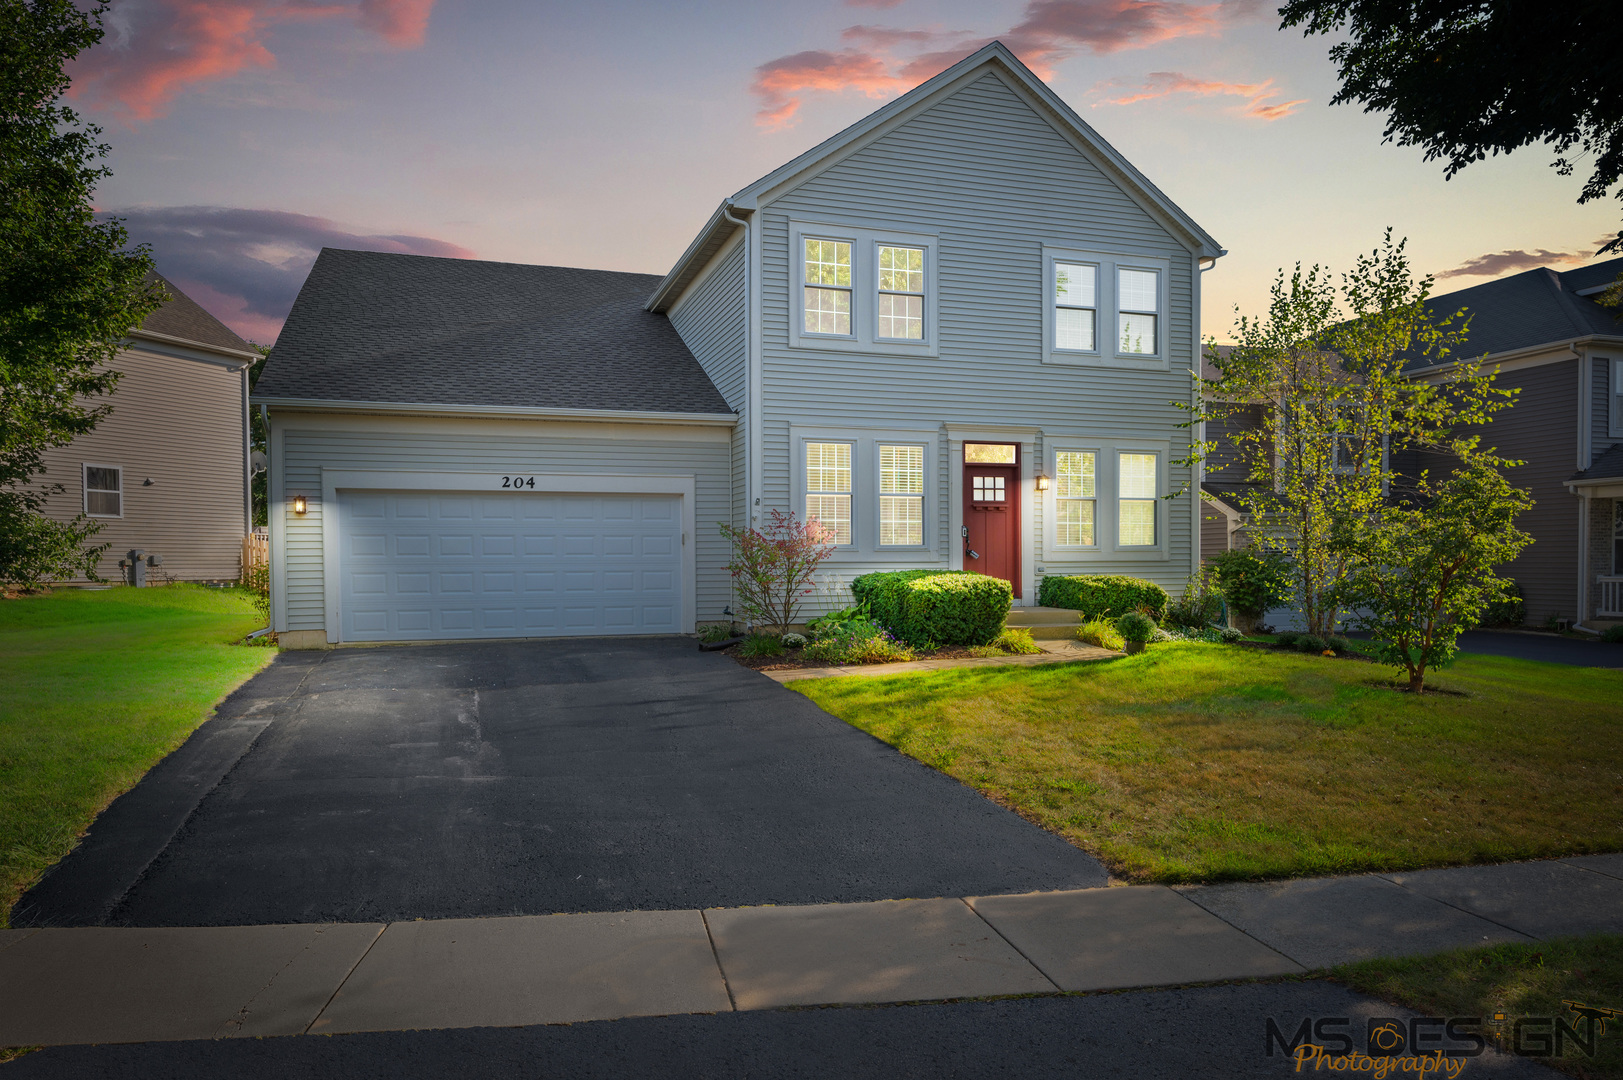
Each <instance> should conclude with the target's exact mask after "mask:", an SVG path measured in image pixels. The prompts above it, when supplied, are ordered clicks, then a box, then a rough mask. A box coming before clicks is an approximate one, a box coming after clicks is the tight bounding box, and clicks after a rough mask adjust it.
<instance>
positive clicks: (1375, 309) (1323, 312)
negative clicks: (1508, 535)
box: [1192, 230, 1513, 637]
mask: <svg viewBox="0 0 1623 1080" xmlns="http://www.w3.org/2000/svg"><path fill="white" fill-rule="evenodd" d="M1404 246H1405V242H1404V241H1401V240H1400V241H1396V242H1394V241H1393V239H1392V234H1391V231H1390V230H1388V231H1387V233H1386V236H1385V238H1384V239H1383V241H1382V243H1381V245H1380V246H1379V247H1378V248H1376V249H1374V250H1373V251H1371V252H1370V253H1368V254H1366V255H1362V256H1360V257H1359V258H1358V260H1357V263H1356V264H1355V265H1354V267H1353V269H1352V270H1351V271H1350V272H1349V273H1347V274H1345V275H1343V277H1342V279H1341V283H1340V285H1339V287H1338V286H1337V285H1336V284H1335V283H1334V282H1333V281H1332V280H1331V275H1330V274H1329V273H1327V272H1326V271H1324V270H1323V269H1321V268H1320V267H1318V266H1314V267H1312V268H1311V269H1308V270H1303V269H1302V268H1301V266H1300V265H1298V266H1297V267H1296V269H1295V271H1294V272H1293V273H1292V274H1291V275H1290V277H1288V278H1287V277H1286V276H1285V273H1284V271H1280V273H1279V277H1278V279H1277V280H1276V281H1275V283H1274V286H1273V290H1272V293H1271V301H1270V304H1269V310H1268V314H1267V315H1266V316H1264V317H1260V318H1255V317H1250V316H1245V315H1241V316H1240V317H1239V318H1238V320H1237V321H1236V323H1235V340H1236V344H1235V345H1234V346H1232V347H1231V348H1229V349H1228V350H1227V351H1226V352H1225V351H1219V350H1218V349H1217V348H1216V346H1215V343H1213V344H1212V345H1210V346H1209V347H1208V355H1209V356H1210V358H1211V361H1212V363H1213V365H1214V366H1215V367H1216V368H1217V371H1218V375H1217V377H1216V378H1212V379H1203V380H1201V387H1200V390H1201V392H1200V394H1199V395H1198V401H1199V404H1198V406H1197V418H1198V419H1206V420H1209V421H1217V420H1230V419H1232V420H1233V421H1235V422H1234V423H1230V424H1225V428H1226V429H1227V430H1228V431H1229V432H1230V438H1231V439H1232V441H1233V445H1232V451H1233V452H1234V453H1235V455H1236V456H1237V458H1238V460H1239V463H1240V467H1241V470H1242V471H1243V473H1244V477H1245V479H1246V480H1247V481H1248V483H1249V487H1248V488H1247V489H1246V490H1245V491H1244V492H1242V493H1240V494H1237V495H1236V496H1235V497H1236V499H1237V500H1238V501H1239V502H1240V503H1241V504H1242V508H1243V509H1244V510H1246V511H1247V512H1249V513H1250V514H1251V516H1252V525H1251V529H1250V536H1251V538H1252V542H1253V543H1255V544H1256V545H1257V546H1258V547H1260V548H1262V549H1263V550H1264V551H1274V552H1277V553H1280V554H1282V555H1284V556H1286V557H1287V558H1288V561H1289V568H1290V578H1291V592H1292V600H1293V602H1294V604H1295V606H1296V608H1297V610H1298V611H1300V612H1301V615H1302V619H1303V622H1304V623H1305V624H1306V627H1307V629H1308V631H1309V632H1310V633H1313V634H1317V635H1319V636H1321V637H1322V636H1325V635H1327V634H1329V633H1332V632H1334V630H1335V627H1336V623H1337V620H1338V618H1339V616H1340V613H1341V610H1342V606H1341V602H1340V599H1339V597H1340V590H1341V586H1342V585H1343V583H1344V582H1345V581H1346V580H1347V578H1348V576H1349V575H1350V574H1351V573H1352V572H1353V570H1354V569H1355V568H1356V566H1357V557H1358V556H1357V552H1355V551H1353V550H1350V549H1349V548H1348V547H1347V546H1346V545H1344V544H1341V543H1338V538H1339V537H1340V536H1341V535H1343V534H1344V532H1345V530H1346V529H1348V528H1349V527H1352V528H1357V527H1369V526H1370V525H1371V524H1372V523H1378V522H1379V521H1380V520H1381V517H1380V513H1381V511H1382V508H1383V507H1385V506H1386V505H1387V504H1388V502H1389V499H1390V497H1391V495H1392V493H1393V491H1394V489H1399V490H1401V489H1402V488H1403V486H1404V484H1405V479H1404V477H1402V476H1401V475H1400V474H1399V473H1398V471H1397V468H1396V463H1397V462H1398V461H1400V460H1401V459H1402V457H1403V456H1404V454H1405V452H1406V451H1410V450H1420V451H1433V452H1445V451H1446V450H1447V449H1448V448H1449V447H1451V446H1452V445H1453V442H1454V440H1455V439H1456V438H1457V432H1458V430H1459V429H1461V428H1463V427H1465V426H1467V425H1473V424H1481V423H1485V422H1487V420H1488V419H1489V418H1490V417H1491V416H1492V414H1493V413H1494V412H1496V411H1497V410H1499V409H1501V408H1503V407H1505V406H1506V405H1508V404H1509V403H1510V401H1511V398H1512V394H1513V391H1507V390H1501V389H1498V388H1496V387H1495V386H1494V385H1493V375H1492V373H1491V372H1490V371H1488V370H1486V369H1485V368H1484V366H1483V364H1482V362H1481V361H1480V360H1471V359H1467V358H1464V357H1463V356H1462V355H1460V354H1459V353H1458V349H1459V348H1460V346H1461V345H1463V343H1464V338H1465V327H1464V326H1462V325H1460V324H1459V323H1458V322H1457V316H1449V315H1443V316H1441V317H1439V316H1438V315H1437V314H1436V313H1434V312H1433V311H1432V306H1431V305H1430V304H1429V303H1428V301H1429V298H1430V295H1431V284H1432V282H1431V279H1430V278H1423V279H1420V280H1416V279H1415V277H1414V274H1413V271H1412V270H1411V268H1410V266H1409V260H1408V256H1407V255H1406V254H1405V251H1404ZM1421 358H1427V359H1429V360H1431V361H1432V362H1433V363H1443V362H1449V363H1452V364H1453V365H1454V366H1453V367H1452V369H1451V370H1450V374H1449V376H1448V378H1446V379H1442V380H1436V381H1420V380H1415V379H1412V378H1411V377H1410V376H1409V374H1408V373H1407V371H1406V369H1407V368H1408V366H1409V365H1410V364H1411V363H1413V362H1414V361H1416V360H1418V359H1421ZM1258 405H1261V406H1263V408H1262V410H1261V411H1262V413H1263V415H1264V416H1265V418H1266V419H1265V420H1264V422H1263V423H1261V424H1260V425H1258V424H1253V423H1248V422H1247V417H1248V416H1250V415H1252V414H1253V413H1254V411H1255V410H1256V407H1257V406H1258ZM1215 448H1216V447H1215V445H1214V444H1212V443H1205V444H1197V446H1196V449H1195V453H1194V454H1193V455H1192V456H1193V458H1195V459H1199V458H1203V457H1205V456H1207V455H1208V454H1210V453H1211V452H1212V451H1213V450H1214V449H1215Z"/></svg>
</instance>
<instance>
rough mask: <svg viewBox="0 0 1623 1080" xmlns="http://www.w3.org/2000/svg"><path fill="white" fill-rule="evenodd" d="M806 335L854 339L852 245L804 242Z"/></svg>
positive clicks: (821, 241) (808, 239) (834, 241)
mask: <svg viewBox="0 0 1623 1080" xmlns="http://www.w3.org/2000/svg"><path fill="white" fill-rule="evenodd" d="M805 258H806V286H805V302H804V307H805V323H804V327H805V332H806V333H808V334H835V335H839V336H841V337H850V336H851V244H850V242H849V241H845V240H815V239H812V238H811V237H807V238H806V240H805Z"/></svg>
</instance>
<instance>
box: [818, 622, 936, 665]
mask: <svg viewBox="0 0 1623 1080" xmlns="http://www.w3.org/2000/svg"><path fill="white" fill-rule="evenodd" d="M805 655H806V657H807V658H808V659H811V660H821V661H823V662H824V663H828V664H885V663H892V662H895V661H899V660H911V659H913V657H914V653H913V650H912V649H910V648H908V647H907V646H906V645H904V644H902V643H901V642H899V641H897V640H896V639H895V638H894V637H892V636H891V635H890V633H889V632H888V631H886V630H885V628H884V627H882V626H880V625H879V624H878V623H876V622H874V621H873V620H871V619H849V620H846V621H844V622H840V623H833V624H829V625H826V626H825V627H824V628H822V629H821V630H819V631H818V632H817V634H816V637H815V639H814V640H813V641H812V643H811V644H810V645H807V646H806V651H805Z"/></svg>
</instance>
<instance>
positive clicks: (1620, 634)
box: [1600, 623, 1623, 642]
mask: <svg viewBox="0 0 1623 1080" xmlns="http://www.w3.org/2000/svg"><path fill="white" fill-rule="evenodd" d="M1600 639H1601V640H1602V641H1612V642H1619V641H1623V623H1620V624H1618V625H1617V626H1608V627H1607V628H1606V629H1604V630H1602V631H1601V632H1600Z"/></svg>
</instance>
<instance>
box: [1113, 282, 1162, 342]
mask: <svg viewBox="0 0 1623 1080" xmlns="http://www.w3.org/2000/svg"><path fill="white" fill-rule="evenodd" d="M1159 278H1160V274H1158V273H1157V272H1156V271H1154V270H1128V269H1126V268H1122V269H1118V270H1117V271H1116V306H1117V307H1118V308H1119V309H1120V312H1121V351H1122V352H1124V353H1140V354H1143V355H1145V356H1154V355H1155V354H1156V353H1157V352H1159V351H1160V349H1159V348H1158V346H1157V345H1156V334H1155V331H1156V325H1155V323H1156V319H1157V318H1158V317H1159V316H1158V313H1159V312H1160V310H1161V309H1160V304H1159V302H1158V299H1157V291H1158V290H1157V285H1158V283H1159Z"/></svg>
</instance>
